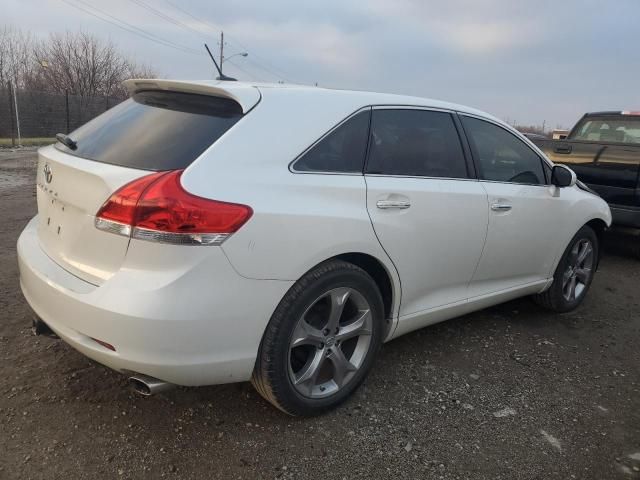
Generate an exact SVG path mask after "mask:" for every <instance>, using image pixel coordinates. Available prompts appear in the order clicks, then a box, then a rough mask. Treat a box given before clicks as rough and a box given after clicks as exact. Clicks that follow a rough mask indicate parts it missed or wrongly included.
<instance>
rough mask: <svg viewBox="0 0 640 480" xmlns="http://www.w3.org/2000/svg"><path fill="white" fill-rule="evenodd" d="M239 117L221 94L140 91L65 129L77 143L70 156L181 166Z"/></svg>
mask: <svg viewBox="0 0 640 480" xmlns="http://www.w3.org/2000/svg"><path fill="white" fill-rule="evenodd" d="M240 118H242V108H241V107H240V105H239V104H238V103H236V102H235V101H233V100H230V99H227V98H220V97H213V96H208V95H195V94H190V93H178V92H164V91H146V92H139V93H136V94H134V95H133V97H132V98H130V99H128V100H126V101H124V102H122V103H121V104H120V105H118V106H116V107H114V108H112V109H111V110H108V111H107V112H105V113H103V114H102V115H100V116H99V117H96V118H95V119H93V120H92V121H90V122H89V123H87V124H86V125H83V126H82V127H80V128H79V129H77V130H75V131H74V132H72V133H70V134H69V137H71V139H72V140H74V141H75V142H76V143H77V149H76V150H71V149H69V148H67V147H66V146H65V145H63V144H61V143H58V144H56V147H57V148H58V149H59V150H62V151H64V152H66V153H69V154H71V155H76V156H78V157H82V158H88V159H90V160H96V161H98V162H104V163H110V164H113V165H120V166H123V167H131V168H137V169H143V170H175V169H181V168H185V167H187V166H188V165H189V164H190V163H191V162H193V161H194V160H195V159H196V158H197V157H198V156H199V155H200V154H201V153H202V152H204V151H205V150H206V149H207V148H208V147H209V146H211V145H212V144H213V143H214V142H215V141H216V140H218V139H219V138H220V137H221V136H222V135H223V134H224V133H225V132H226V131H227V130H228V129H229V128H231V127H232V126H233V125H234V124H235V123H236V122H237V121H238V120H240Z"/></svg>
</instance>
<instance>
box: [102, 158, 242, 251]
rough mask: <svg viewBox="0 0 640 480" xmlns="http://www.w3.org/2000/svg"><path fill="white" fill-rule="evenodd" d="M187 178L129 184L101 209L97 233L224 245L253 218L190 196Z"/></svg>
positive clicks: (162, 176) (168, 175) (164, 176)
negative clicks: (182, 183) (181, 182)
mask: <svg viewBox="0 0 640 480" xmlns="http://www.w3.org/2000/svg"><path fill="white" fill-rule="evenodd" d="M182 172H183V171H182V170H174V171H171V172H158V173H153V174H151V175H147V176H145V177H142V178H138V179H136V180H134V181H133V182H130V183H128V184H126V185H125V186H124V187H122V188H120V189H119V190H117V191H116V192H114V194H113V195H111V197H110V198H109V199H108V200H107V201H106V202H105V203H104V205H103V206H102V207H101V208H100V210H99V211H98V213H97V214H96V219H95V226H96V228H98V229H100V230H104V231H107V232H111V233H116V234H119V235H125V236H130V237H132V238H138V239H141V240H150V241H155V242H162V243H172V244H178V245H220V244H222V243H223V242H224V241H225V240H226V239H227V237H229V235H231V234H232V233H233V232H236V231H237V230H238V229H239V228H240V227H241V226H242V225H244V224H245V223H246V222H247V220H249V218H251V215H253V210H252V209H251V207H249V206H247V205H240V204H237V203H227V202H220V201H218V200H209V199H207V198H202V197H198V196H196V195H192V194H190V193H189V192H187V191H185V190H184V189H183V188H182V185H181V184H180V176H181V175H182Z"/></svg>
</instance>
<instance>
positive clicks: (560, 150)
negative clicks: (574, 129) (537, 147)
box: [553, 145, 573, 154]
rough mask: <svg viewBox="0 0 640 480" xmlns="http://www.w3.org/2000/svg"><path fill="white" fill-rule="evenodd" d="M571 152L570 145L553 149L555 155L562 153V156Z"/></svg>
mask: <svg viewBox="0 0 640 480" xmlns="http://www.w3.org/2000/svg"><path fill="white" fill-rule="evenodd" d="M571 150H573V148H572V147H571V145H558V146H557V147H556V148H554V149H553V151H554V152H555V153H563V154H567V153H571Z"/></svg>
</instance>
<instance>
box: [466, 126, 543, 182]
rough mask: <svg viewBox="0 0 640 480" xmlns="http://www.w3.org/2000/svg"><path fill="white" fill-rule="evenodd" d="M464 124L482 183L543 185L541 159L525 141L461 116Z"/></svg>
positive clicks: (495, 127)
mask: <svg viewBox="0 0 640 480" xmlns="http://www.w3.org/2000/svg"><path fill="white" fill-rule="evenodd" d="M462 123H463V125H464V129H465V131H466V133H467V136H468V138H469V142H470V143H471V147H472V148H473V150H474V153H475V156H476V157H477V161H478V167H479V170H480V172H479V176H480V178H481V179H483V180H492V181H497V182H510V183H526V184H533V185H544V183H545V178H544V172H543V170H542V159H541V158H540V157H539V156H538V155H537V154H536V153H535V152H534V151H533V150H532V149H531V148H529V146H527V145H526V144H525V143H524V142H523V141H522V140H520V139H519V138H517V137H516V136H515V135H513V134H511V133H509V132H508V131H506V130H505V129H504V128H500V127H498V126H497V125H494V124H492V123H489V122H485V121H484V120H478V119H476V118H471V117H465V116H462Z"/></svg>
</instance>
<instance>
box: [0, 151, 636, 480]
mask: <svg viewBox="0 0 640 480" xmlns="http://www.w3.org/2000/svg"><path fill="white" fill-rule="evenodd" d="M34 165H35V154H34V152H33V151H31V152H27V153H20V152H19V153H13V152H10V151H3V152H0V221H1V224H2V229H1V230H0V245H1V246H2V248H1V250H0V271H1V272H2V277H1V278H0V307H1V311H2V320H1V322H0V359H1V363H0V478H2V479H13V478H46V479H51V478H65V479H71V478H88V479H95V478H159V477H167V478H181V479H182V478H327V479H328V478H331V479H333V478H339V479H341V478H354V477H363V478H365V477H366V478H383V477H389V478H436V479H440V478H443V479H458V478H460V479H462V478H470V479H478V478H491V479H499V478H502V479H516V478H523V479H524V478H527V479H548V478H558V479H569V478H576V479H609V478H640V473H639V469H640V371H639V366H640V349H639V348H638V346H639V345H640V297H639V296H638V287H639V285H640V261H638V260H635V259H633V258H632V257H630V256H628V255H627V254H626V253H625V244H627V245H628V243H629V242H631V241H634V240H633V239H631V238H622V239H615V238H613V237H611V236H610V237H609V238H608V239H607V248H606V252H605V255H604V258H603V260H602V263H601V266H600V271H599V272H598V274H597V275H596V278H595V281H594V283H593V286H592V288H591V291H590V292H589V295H588V296H587V299H586V301H585V302H584V304H583V305H582V306H581V307H580V308H579V309H578V310H576V311H575V312H572V313H568V314H563V315H555V314H551V313H548V312H546V311H544V310H542V309H541V308H539V307H537V306H535V305H534V304H533V303H532V302H531V301H530V300H528V299H522V300H518V301H514V302H510V303H507V304H504V305H500V306H498V307H494V308H490V309H487V310H483V311H481V312H477V313H474V314H471V315H467V316H464V317H461V318H458V319H455V320H451V321H449V322H445V323H442V324H439V325H436V326H433V327H430V328H426V329H423V330H421V331H418V332H415V333H412V334H409V335H406V336H404V337H402V338H400V339H398V340H396V341H393V342H391V343H389V344H387V345H385V347H384V348H383V350H382V353H381V355H380V357H379V359H378V361H377V363H376V365H375V367H374V371H373V372H372V374H371V375H370V376H369V378H368V379H367V380H366V382H365V383H364V385H363V386H362V388H360V389H359V390H358V392H357V393H356V394H355V395H354V396H353V398H352V399H351V400H350V401H348V402H347V403H346V404H344V406H342V407H341V408H339V409H337V410H336V411H334V412H332V413H330V414H327V415H324V416H322V417H318V418H312V419H297V418H291V417H287V416H285V415H283V414H282V413H281V412H279V411H277V410H275V409H274V408H273V407H271V406H270V405H269V404H267V403H266V402H265V401H264V400H262V398H260V397H259V396H258V395H257V394H256V393H255V392H254V390H253V389H252V387H251V386H250V385H249V384H246V383H245V384H235V385H221V386H212V387H204V388H178V389H176V390H173V391H170V392H167V393H164V394H160V395H158V396H155V397H149V398H143V397H140V396H137V395H135V394H133V393H131V392H130V390H129V389H128V388H127V381H126V378H125V377H123V376H122V375H120V374H118V373H116V372H113V371H111V370H108V369H107V368H105V367H102V366H100V365H98V364H95V363H93V362H91V361H89V360H88V359H86V358H85V357H83V356H82V355H80V354H79V353H77V352H76V351H75V350H73V349H72V348H70V347H68V346H67V345H65V344H64V343H62V342H61V341H56V340H51V339H49V338H42V337H34V336H32V334H31V330H30V324H31V312H30V310H29V307H28V306H27V304H26V302H25V301H24V299H23V297H22V294H21V292H20V287H19V278H18V268H17V264H16V251H15V244H16V240H17V238H18V235H19V233H20V231H21V230H22V228H23V227H24V225H25V224H26V222H27V221H28V220H29V218H31V217H32V216H33V215H34V214H35V212H36V203H35V192H34V190H35V189H34V178H35V169H34ZM635 241H638V240H637V239H636V240H635Z"/></svg>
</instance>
